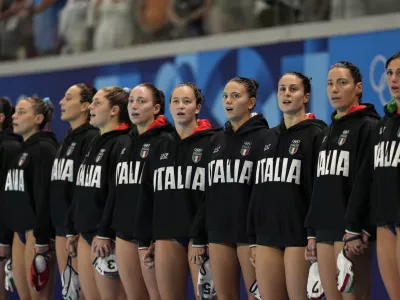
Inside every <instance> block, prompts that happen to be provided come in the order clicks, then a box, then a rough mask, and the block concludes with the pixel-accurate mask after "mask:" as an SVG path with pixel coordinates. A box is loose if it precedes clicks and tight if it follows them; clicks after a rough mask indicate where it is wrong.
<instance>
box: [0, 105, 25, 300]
mask: <svg viewBox="0 0 400 300" xmlns="http://www.w3.org/2000/svg"><path fill="white" fill-rule="evenodd" d="M14 112H15V108H14V107H13V106H12V104H11V102H10V100H8V99H7V98H4V97H0V194H1V193H2V192H3V190H4V185H5V182H6V178H7V172H8V170H9V168H10V165H11V163H12V161H13V159H14V157H15V155H17V154H18V151H19V148H20V146H21V142H22V138H21V136H19V135H16V134H14V133H13V127H12V115H13V114H14ZM1 199H3V198H2V196H1V195H0V208H2V206H1V205H2V204H1ZM13 234H14V233H13V232H12V231H11V230H9V229H7V228H6V227H5V225H4V224H3V219H2V217H0V300H5V299H8V298H7V294H6V291H5V288H4V280H5V278H4V276H5V273H4V264H5V262H6V261H7V258H8V257H9V256H10V255H11V244H12V239H13Z"/></svg>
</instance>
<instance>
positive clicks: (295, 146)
mask: <svg viewBox="0 0 400 300" xmlns="http://www.w3.org/2000/svg"><path fill="white" fill-rule="evenodd" d="M299 146H300V140H292V143H291V144H290V147H289V153H290V154H291V155H293V154H296V153H297V150H299Z"/></svg>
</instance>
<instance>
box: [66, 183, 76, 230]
mask: <svg viewBox="0 0 400 300" xmlns="http://www.w3.org/2000/svg"><path fill="white" fill-rule="evenodd" d="M75 184H76V179H75V182H74V187H75ZM73 195H74V194H73ZM75 207H76V198H75V196H72V201H71V205H70V206H69V208H68V211H67V213H66V214H65V228H66V230H67V234H66V236H67V237H68V236H75V235H77V234H78V233H77V232H76V230H75V222H74V215H75Z"/></svg>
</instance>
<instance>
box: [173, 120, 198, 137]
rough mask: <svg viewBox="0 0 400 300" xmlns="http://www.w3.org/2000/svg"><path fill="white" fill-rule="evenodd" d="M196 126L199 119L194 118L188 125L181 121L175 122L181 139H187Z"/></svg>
mask: <svg viewBox="0 0 400 300" xmlns="http://www.w3.org/2000/svg"><path fill="white" fill-rule="evenodd" d="M196 128H197V119H194V120H193V121H192V122H190V123H189V124H187V125H182V124H179V123H176V124H175V129H176V132H177V133H178V135H179V137H180V138H181V140H183V139H186V138H187V137H188V136H191V135H192V133H193V131H194V130H195V129H196Z"/></svg>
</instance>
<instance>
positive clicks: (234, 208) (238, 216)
mask: <svg viewBox="0 0 400 300" xmlns="http://www.w3.org/2000/svg"><path fill="white" fill-rule="evenodd" d="M257 89H258V83H257V82H256V81H255V80H253V79H249V78H243V77H236V78H233V79H231V80H230V81H229V82H228V83H227V84H226V86H225V88H224V91H223V94H222V106H223V108H224V111H225V114H226V116H227V117H228V121H227V122H226V124H225V128H224V130H223V131H220V132H218V133H216V134H215V136H213V138H212V139H211V142H210V152H211V157H210V158H209V161H208V180H207V188H206V195H207V198H206V199H207V200H206V228H207V234H208V242H209V255H210V265H211V270H212V276H213V279H214V284H215V290H216V292H217V296H218V299H219V300H227V299H229V300H236V299H239V297H240V296H239V294H240V289H239V278H240V277H239V276H240V270H242V273H243V277H244V281H245V285H246V289H247V291H249V289H250V286H251V284H252V283H253V282H254V280H255V278H256V276H255V271H254V267H253V266H252V265H251V263H250V260H249V257H250V255H251V251H250V248H249V242H248V237H247V234H246V219H247V210H248V204H249V201H250V193H251V187H252V183H253V178H252V172H253V167H254V166H253V164H254V161H255V156H254V154H255V153H256V149H257V148H258V147H261V145H260V144H259V143H258V142H259V141H260V139H261V137H262V136H263V135H265V134H266V132H267V130H268V123H267V121H266V120H265V119H264V117H263V116H262V115H258V114H254V115H252V110H253V109H254V107H255V105H256V97H257ZM248 297H249V299H255V298H254V296H253V295H252V294H251V293H250V292H248Z"/></svg>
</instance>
